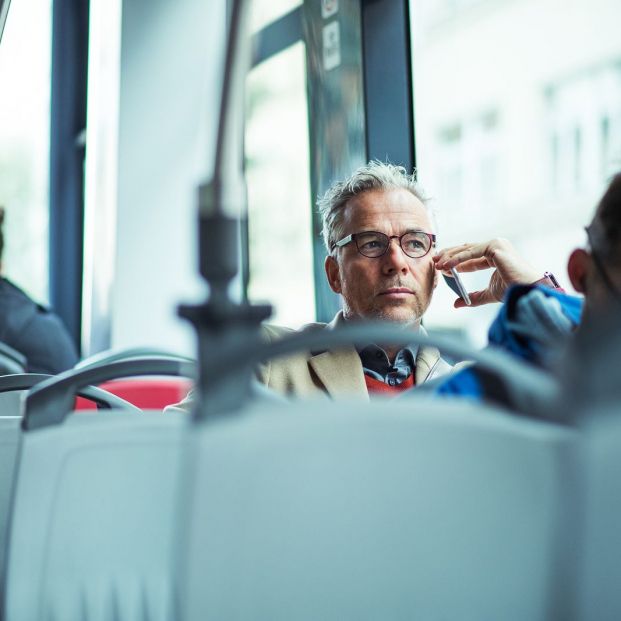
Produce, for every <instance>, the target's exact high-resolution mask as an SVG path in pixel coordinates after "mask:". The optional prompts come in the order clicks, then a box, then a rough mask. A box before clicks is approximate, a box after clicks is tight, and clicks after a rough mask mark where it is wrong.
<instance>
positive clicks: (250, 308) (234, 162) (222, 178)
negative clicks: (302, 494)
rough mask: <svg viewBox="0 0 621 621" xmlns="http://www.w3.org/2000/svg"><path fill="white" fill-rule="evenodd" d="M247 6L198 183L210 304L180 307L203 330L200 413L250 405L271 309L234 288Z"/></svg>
mask: <svg viewBox="0 0 621 621" xmlns="http://www.w3.org/2000/svg"><path fill="white" fill-rule="evenodd" d="M249 5H250V3H249V2H248V1H247V0H234V1H233V8H232V12H231V19H230V25H229V32H228V41H227V49H226V61H225V67H224V78H223V84H222V97H221V100H220V115H219V124H218V138H217V145H216V158H215V167H214V173H213V176H212V177H211V179H209V180H208V181H207V182H206V183H203V184H201V185H200V186H199V188H198V217H199V222H198V228H199V271H200V274H201V276H202V277H203V278H204V279H205V281H206V282H207V284H208V285H209V293H208V297H207V299H206V300H205V302H204V303H202V304H199V305H195V306H187V305H184V306H181V307H180V309H179V314H180V315H181V316H182V317H185V318H186V319H188V320H189V321H191V322H192V324H193V325H194V328H195V329H196V332H197V336H198V362H199V373H198V380H197V386H196V389H197V390H196V392H197V394H198V399H197V403H196V406H195V417H196V419H198V420H203V419H206V418H208V417H211V416H213V415H215V414H220V413H223V412H227V411H232V410H236V409H239V408H240V407H241V406H242V405H243V404H244V402H245V401H246V399H247V398H248V396H249V392H250V381H251V377H252V367H251V366H249V365H247V364H245V359H246V357H247V356H245V355H244V351H248V348H252V347H258V346H259V344H260V343H259V327H260V325H261V322H262V321H263V320H264V319H266V318H267V317H269V315H270V314H271V307H270V306H263V305H252V304H249V303H245V302H241V303H240V302H236V301H235V300H233V299H232V298H231V296H230V293H229V290H230V285H231V281H232V280H233V278H235V276H236V275H237V273H238V271H239V225H240V219H241V218H242V217H244V216H245V215H246V211H247V204H246V201H247V196H246V180H245V177H244V171H243V128H244V95H245V82H246V75H247V73H248V69H249V67H250V51H251V44H250V37H249V34H248V29H247V22H248V14H249Z"/></svg>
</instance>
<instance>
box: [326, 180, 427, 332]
mask: <svg viewBox="0 0 621 621" xmlns="http://www.w3.org/2000/svg"><path fill="white" fill-rule="evenodd" d="M363 231H379V232H380V233H385V234H386V235H389V236H391V235H399V236H401V235H403V234H404V233H405V232H407V231H425V232H427V233H431V232H432V228H431V221H430V218H429V215H428V213H427V210H426V209H425V207H424V205H423V204H422V203H421V201H420V200H418V199H417V198H416V197H415V196H414V195H413V194H412V193H410V192H408V191H407V190H403V189H392V190H368V191H366V192H363V193H361V194H359V195H358V196H356V197H354V198H352V199H351V200H350V201H349V202H348V203H347V204H346V205H345V207H344V209H343V225H342V230H341V231H340V233H341V235H340V237H341V238H342V237H345V236H346V235H349V234H351V233H361V232H363ZM432 256H433V249H432V250H431V251H430V252H429V253H428V254H426V255H425V256H424V257H421V258H419V259H412V258H410V257H408V256H407V255H406V254H405V253H404V252H403V251H402V250H401V247H400V245H399V242H398V240H396V239H392V240H391V241H390V245H389V247H388V250H386V253H385V254H384V255H383V256H381V257H378V258H375V259H371V258H368V257H365V256H363V255H361V254H360V253H359V252H358V250H357V248H356V244H355V242H351V243H349V244H347V245H345V246H343V247H341V248H337V249H336V250H335V252H334V253H333V256H329V257H327V259H326V274H327V276H328V281H329V283H330V286H331V288H332V290H333V291H334V292H335V293H340V294H341V295H342V296H343V313H344V315H345V317H346V318H347V319H378V320H385V321H394V322H397V323H401V324H413V323H418V322H419V320H420V318H421V317H422V316H423V314H424V312H425V311H426V310H427V307H428V306H429V303H430V301H431V295H432V293H433V289H434V288H435V286H436V282H437V276H436V270H435V268H434V263H433V261H432Z"/></svg>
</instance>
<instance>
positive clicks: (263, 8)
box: [250, 0, 302, 33]
mask: <svg viewBox="0 0 621 621" xmlns="http://www.w3.org/2000/svg"><path fill="white" fill-rule="evenodd" d="M301 4H302V0H252V2H251V3H250V31H251V32H253V33H254V32H258V31H259V30H261V29H262V28H264V27H265V26H267V25H268V24H270V23H272V22H273V21H275V20H277V19H278V18H279V17H282V16H283V15H284V14H285V13H288V12H289V11H292V10H293V9H295V8H297V7H299V6H301Z"/></svg>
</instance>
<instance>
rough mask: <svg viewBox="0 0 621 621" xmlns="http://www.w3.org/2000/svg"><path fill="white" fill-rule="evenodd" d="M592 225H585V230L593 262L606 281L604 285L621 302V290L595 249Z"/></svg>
mask: <svg viewBox="0 0 621 621" xmlns="http://www.w3.org/2000/svg"><path fill="white" fill-rule="evenodd" d="M590 229H591V227H590V226H585V227H584V230H585V232H586V235H587V240H588V242H589V247H590V253H591V257H592V258H593V263H594V264H595V269H596V270H597V271H598V272H599V275H600V276H601V279H602V280H603V281H604V285H605V286H606V288H607V289H608V291H609V292H610V293H611V294H612V296H613V297H614V298H615V299H616V300H617V302H620V303H621V291H619V289H618V288H617V287H616V286H615V284H614V283H613V282H612V280H611V278H610V276H609V275H608V271H607V270H606V268H605V267H604V262H603V261H602V259H601V257H600V255H599V252H598V251H597V250H595V245H594V244H593V237H592V236H591V230H590Z"/></svg>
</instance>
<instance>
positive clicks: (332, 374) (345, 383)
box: [308, 347, 369, 400]
mask: <svg viewBox="0 0 621 621" xmlns="http://www.w3.org/2000/svg"><path fill="white" fill-rule="evenodd" d="M308 364H309V365H310V367H311V368H312V369H313V371H314V372H315V373H316V374H317V377H318V378H319V379H320V380H321V382H322V383H323V385H324V386H325V388H326V390H327V391H328V394H329V395H330V396H331V397H347V396H349V397H358V398H363V399H365V400H368V399H369V393H368V391H367V385H366V382H365V381H364V373H363V371H362V363H361V362H360V356H359V355H358V352H357V351H356V350H355V349H354V348H353V347H350V348H346V349H339V350H336V351H326V352H323V353H321V354H317V355H315V356H312V357H311V358H310V360H309V361H308Z"/></svg>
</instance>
